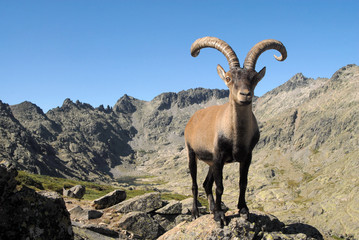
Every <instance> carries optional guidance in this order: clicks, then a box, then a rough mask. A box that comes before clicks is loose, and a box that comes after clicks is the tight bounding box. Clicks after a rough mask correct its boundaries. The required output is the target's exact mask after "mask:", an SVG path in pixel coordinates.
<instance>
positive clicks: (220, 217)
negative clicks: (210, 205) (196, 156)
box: [212, 161, 227, 226]
mask: <svg viewBox="0 0 359 240" xmlns="http://www.w3.org/2000/svg"><path fill="white" fill-rule="evenodd" d="M223 165H224V164H223V163H222V161H217V162H215V163H214V165H213V166H212V167H213V177H214V182H215V183H216V202H215V205H214V220H215V221H216V222H218V223H219V225H220V226H223V225H227V222H226V219H225V216H224V212H223V210H222V206H221V205H222V194H223V190H224V187H223Z"/></svg>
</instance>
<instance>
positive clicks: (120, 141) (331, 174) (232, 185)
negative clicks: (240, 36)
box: [0, 65, 359, 237]
mask: <svg viewBox="0 0 359 240" xmlns="http://www.w3.org/2000/svg"><path fill="white" fill-rule="evenodd" d="M263 81H266V79H263ZM358 89H359V67H358V66H356V65H347V66H345V67H343V68H341V69H339V70H338V71H337V72H336V73H334V74H333V76H332V77H331V78H330V79H326V78H318V79H312V78H307V77H305V76H303V74H301V73H299V74H296V75H295V76H293V77H292V78H291V79H289V80H288V81H287V82H286V83H284V84H283V85H281V86H279V87H277V88H275V89H273V90H272V91H270V92H268V93H266V94H265V95H263V96H262V97H260V98H258V99H256V100H255V101H254V104H253V105H254V112H255V115H256V117H257V119H258V122H259V126H260V131H261V138H260V141H259V143H258V145H257V147H256V148H255V151H254V156H253V164H252V166H251V168H250V171H249V189H248V202H249V205H250V208H251V209H253V208H258V209H261V210H264V211H266V212H269V213H273V214H275V215H276V216H279V217H281V218H282V220H287V221H291V219H295V220H298V219H299V220H301V221H303V222H307V223H309V224H311V225H313V226H315V227H317V228H318V229H321V230H322V231H327V232H329V231H333V232H334V233H338V234H344V233H346V234H354V235H355V236H357V237H359V224H358V222H359V207H358V206H359V198H358V197H357V196H359V192H358V191H359V190H358V189H359V177H358V176H359V175H358V174H357V173H358V170H359V157H358V156H359V150H358V149H359V148H358V146H359V128H358V124H359V94H358ZM228 94H229V93H228V91H227V90H209V89H202V88H198V89H191V90H187V91H182V92H179V93H163V94H161V95H159V96H157V97H155V98H154V99H153V100H152V101H149V102H147V101H142V100H138V99H135V98H133V97H130V96H127V95H124V96H123V97H122V98H120V99H119V100H118V101H117V103H116V104H115V105H114V106H113V107H112V108H110V107H108V108H106V109H105V108H104V107H103V106H100V107H98V108H93V107H92V106H91V105H89V104H85V103H81V102H79V101H77V102H73V101H71V100H70V99H66V100H65V101H64V103H63V105H62V106H61V107H58V108H55V109H52V110H50V111H49V112H47V113H46V114H44V113H43V112H42V110H41V109H40V108H38V107H37V106H36V105H34V104H32V103H29V102H24V103H21V104H18V105H14V106H8V105H7V104H4V103H2V102H0V114H1V115H0V116H1V117H0V123H1V124H0V133H1V136H2V138H1V140H0V141H1V142H0V143H1V144H0V161H1V159H7V160H10V161H12V162H14V163H15V164H16V165H17V166H18V167H19V168H20V169H27V170H28V171H31V172H37V173H42V174H50V175H62V176H67V177H73V178H78V179H89V180H103V181H110V180H111V179H113V178H116V177H118V176H121V175H128V174H150V175H155V176H157V177H158V179H159V180H161V182H167V184H165V185H164V186H163V188H165V189H171V190H174V191H177V192H179V193H185V194H190V178H189V175H188V167H187V159H186V150H185V149H184V140H183V131H184V127H185V125H186V123H187V121H188V119H189V118H190V116H191V115H192V114H193V113H194V112H195V111H196V110H198V109H201V108H204V107H206V106H210V105H214V104H222V103H224V102H226V101H227V100H228ZM206 168H207V167H206V165H205V164H203V163H200V164H199V179H200V180H201V181H203V180H204V177H205V173H206ZM224 171H225V176H224V177H225V193H224V202H225V203H226V204H227V205H229V206H230V207H232V208H235V204H236V199H237V198H238V164H232V165H226V166H225V170H224ZM202 194H203V192H202Z"/></svg>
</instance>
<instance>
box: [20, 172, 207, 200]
mask: <svg viewBox="0 0 359 240" xmlns="http://www.w3.org/2000/svg"><path fill="white" fill-rule="evenodd" d="M141 178H152V176H145V177H141ZM134 179H135V178H133V179H132V178H130V179H129V180H130V182H132V181H135V180H134ZM16 180H17V181H18V182H19V185H20V186H26V187H29V188H32V189H34V190H36V191H39V190H51V191H55V192H58V193H59V194H62V189H63V188H67V189H68V188H71V187H73V186H76V185H83V186H85V187H86V193H85V195H84V197H83V199H84V200H94V199H97V198H99V197H102V196H104V195H106V194H107V193H109V192H112V191H113V190H115V189H121V188H119V187H114V186H111V185H105V184H97V183H93V182H86V181H78V180H72V179H65V178H57V177H50V176H46V175H39V174H32V173H28V172H25V171H18V176H17V177H16ZM137 184H138V183H137ZM143 185H146V183H144V184H143ZM150 192H153V190H142V189H134V190H126V195H127V198H126V199H130V198H133V197H136V196H139V195H143V194H146V193H150ZM161 196H162V199H163V200H178V201H181V200H183V199H186V198H189V197H190V196H186V195H181V194H177V193H163V194H162V195H161ZM199 201H200V202H201V204H202V205H204V206H207V205H208V204H207V200H206V199H201V198H200V199H199Z"/></svg>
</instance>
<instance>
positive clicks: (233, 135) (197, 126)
mask: <svg viewBox="0 0 359 240" xmlns="http://www.w3.org/2000/svg"><path fill="white" fill-rule="evenodd" d="M206 47H211V48H215V49H217V50H219V51H220V52H222V53H223V54H224V56H225V57H226V58H227V61H228V63H229V71H228V72H225V71H224V69H223V68H222V67H221V66H220V65H218V66H217V72H218V75H219V76H220V77H221V79H222V80H223V81H224V83H225V84H226V85H227V87H228V88H229V101H228V102H227V103H225V104H223V105H220V106H211V107H208V108H205V109H201V110H199V111H197V112H196V113H195V114H194V115H193V116H192V117H191V119H190V120H189V122H188V123H187V126H186V129H185V143H186V147H187V151H188V160H189V169H190V173H191V177H192V193H193V206H192V216H193V217H194V218H197V217H199V212H198V206H197V197H198V185H197V159H199V160H202V161H204V162H205V163H207V164H208V165H209V170H208V174H207V177H206V180H205V181H204V183H203V187H204V189H205V191H206V195H207V198H208V202H209V207H210V210H211V212H212V213H213V214H214V220H215V221H217V222H218V223H219V224H221V225H222V224H226V221H225V216H224V212H223V210H222V209H221V199H222V194H223V189H224V188H223V166H224V164H226V163H232V162H239V163H240V164H239V172H240V180H239V188H240V190H239V200H238V205H237V207H238V209H239V212H240V214H241V216H243V217H245V218H247V217H248V215H249V209H248V207H247V204H246V200H245V192H246V188H247V177H248V169H249V165H250V164H251V160H252V150H253V148H254V146H255V145H256V144H257V142H258V140H259V135H260V134H259V129H258V125H257V120H256V118H255V116H254V114H253V112H252V99H253V94H254V88H255V87H256V85H257V83H258V82H259V81H260V80H261V79H262V78H263V77H264V74H265V71H266V68H265V67H264V68H263V69H262V70H260V71H259V72H258V73H257V72H256V71H255V65H256V62H257V60H258V57H259V56H260V55H261V54H262V53H263V52H264V51H266V50H269V49H275V50H277V51H279V52H280V53H281V55H282V56H280V57H277V56H275V55H274V57H275V58H276V59H277V60H278V61H284V60H285V59H286V57H287V51H286V48H285V47H284V45H283V44H282V43H281V42H279V41H277V40H273V39H269V40H263V41H261V42H259V43H257V44H256V45H255V46H254V47H253V48H252V49H251V50H250V51H249V53H248V54H247V57H246V59H245V60H244V65H243V68H241V67H240V64H239V60H238V58H237V56H236V54H235V52H234V51H233V50H232V48H231V47H230V46H229V45H228V44H227V43H226V42H224V41H222V40H220V39H218V38H215V37H204V38H200V39H197V40H196V41H195V42H194V43H193V44H192V47H191V55H192V56H193V57H196V56H198V54H199V51H200V49H202V48H206ZM214 182H215V183H216V201H215V202H214V198H213V192H212V186H213V183H214Z"/></svg>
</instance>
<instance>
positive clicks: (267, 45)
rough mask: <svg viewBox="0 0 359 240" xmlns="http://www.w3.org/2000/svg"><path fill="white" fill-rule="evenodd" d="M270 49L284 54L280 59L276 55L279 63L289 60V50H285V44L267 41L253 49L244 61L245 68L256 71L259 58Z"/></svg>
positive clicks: (272, 40)
mask: <svg viewBox="0 0 359 240" xmlns="http://www.w3.org/2000/svg"><path fill="white" fill-rule="evenodd" d="M269 49H275V50H277V51H279V52H280V54H282V56H280V57H277V56H276V55H274V57H275V58H276V59H277V60H278V61H284V60H285V59H286V58H287V50H286V49H285V47H284V45H283V43H281V42H280V41H277V40H274V39H267V40H263V41H261V42H259V43H257V44H256V45H254V47H252V48H251V50H250V51H249V52H248V54H247V56H246V59H245V60H244V64H243V67H244V68H246V69H253V70H254V69H255V67H256V63H257V60H258V58H259V56H260V55H261V54H262V53H263V52H265V51H267V50H269Z"/></svg>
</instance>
